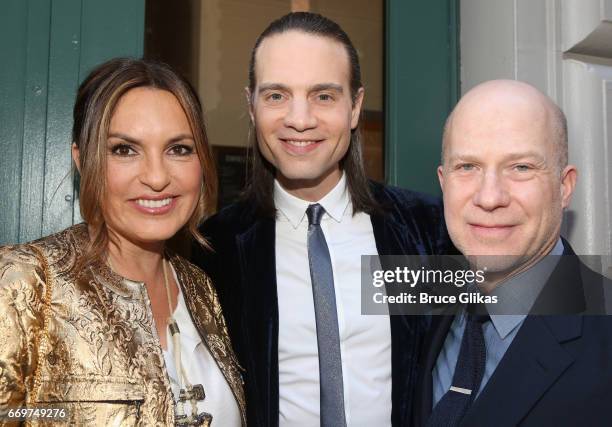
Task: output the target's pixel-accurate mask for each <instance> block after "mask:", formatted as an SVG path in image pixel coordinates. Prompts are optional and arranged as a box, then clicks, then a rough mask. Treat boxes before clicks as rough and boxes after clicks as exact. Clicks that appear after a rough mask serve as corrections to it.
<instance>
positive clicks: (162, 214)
mask: <svg viewBox="0 0 612 427" xmlns="http://www.w3.org/2000/svg"><path fill="white" fill-rule="evenodd" d="M106 149H107V153H106V159H107V161H106V194H105V195H104V200H103V203H102V206H103V212H104V218H105V221H106V224H107V227H108V229H109V232H110V234H111V235H113V236H116V237H118V238H120V239H126V240H129V241H130V242H132V243H135V244H151V243H159V242H163V241H165V240H167V239H169V238H170V237H172V236H173V235H174V234H176V232H177V231H179V230H180V229H181V228H182V227H183V226H184V225H185V224H186V223H187V221H188V220H189V218H190V217H191V215H192V213H193V212H194V210H195V208H196V206H197V204H198V200H199V197H200V192H201V188H202V179H203V178H202V167H201V164H200V160H199V158H198V156H197V153H196V146H195V142H194V138H193V133H192V130H191V128H190V126H189V122H188V120H187V116H186V115H185V112H184V111H183V108H182V107H181V105H180V104H179V102H178V100H177V99H176V97H175V96H174V95H173V94H172V93H170V92H168V91H165V90H159V89H154V88H150V87H139V88H135V89H131V90H130V91H129V92H127V93H126V94H125V95H123V97H122V98H121V99H120V100H119V102H118V103H117V107H116V108H115V111H114V114H113V116H112V118H111V122H110V127H109V131H108V140H107V146H106Z"/></svg>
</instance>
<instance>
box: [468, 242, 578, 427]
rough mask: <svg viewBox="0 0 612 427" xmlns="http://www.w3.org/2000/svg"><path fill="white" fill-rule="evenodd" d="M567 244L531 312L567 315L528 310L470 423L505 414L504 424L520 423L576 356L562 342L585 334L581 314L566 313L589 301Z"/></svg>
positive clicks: (496, 421) (470, 415) (494, 419)
mask: <svg viewBox="0 0 612 427" xmlns="http://www.w3.org/2000/svg"><path fill="white" fill-rule="evenodd" d="M563 243H564V251H563V255H564V256H563V257H562V258H561V259H560V260H559V264H558V265H557V267H556V268H555V270H554V271H553V272H552V274H551V276H550V278H549V279H548V281H547V283H546V285H545V286H544V288H543V289H542V292H541V293H540V295H539V296H538V299H537V300H536V301H535V303H534V307H533V309H532V312H534V313H553V314H561V313H563V314H566V315H544V316H536V315H529V316H528V317H527V318H526V319H525V322H524V323H523V325H522V326H521V329H520V330H519V332H518V334H517V335H516V337H515V338H514V341H513V342H512V344H511V345H510V347H509V348H508V350H507V352H506V354H505V355H504V357H503V358H502V360H501V361H500V363H499V365H498V366H497V369H496V370H495V372H494V373H493V376H492V377H491V379H490V380H489V382H488V383H487V385H486V386H485V388H484V390H483V391H482V392H481V394H480V395H479V397H478V399H476V401H475V402H474V405H473V406H472V408H471V409H470V411H469V412H468V414H467V415H466V417H465V419H464V422H465V424H466V425H489V424H491V423H494V424H499V421H500V420H499V414H504V417H503V423H504V424H507V425H516V424H518V422H519V421H520V420H521V419H522V418H523V417H524V416H525V414H527V412H528V411H529V410H530V408H531V407H532V406H533V405H534V404H535V403H536V402H537V401H538V399H539V398H540V397H541V396H542V394H544V393H545V392H546V390H548V388H549V387H550V386H551V385H552V384H553V383H554V382H555V380H556V379H557V378H558V377H559V376H560V375H561V374H562V373H563V372H564V371H565V370H566V369H567V368H568V367H569V366H570V365H571V364H572V362H573V361H574V358H573V356H572V355H571V354H570V353H568V352H567V351H566V350H565V349H564V348H563V344H564V343H565V342H568V341H571V340H575V339H577V338H579V337H580V336H581V334H582V320H583V318H582V316H580V315H571V314H569V315H568V313H580V312H581V311H583V310H584V309H585V303H584V293H583V284H582V279H581V277H580V263H579V260H578V258H576V257H575V254H574V252H573V251H572V249H571V247H570V246H569V244H568V243H567V242H565V241H563ZM510 388H511V389H512V390H510ZM517 390H518V391H520V392H516V391H517ZM510 393H511V394H512V398H511V399H509V398H508V396H509V395H510ZM492 408H495V409H494V410H492Z"/></svg>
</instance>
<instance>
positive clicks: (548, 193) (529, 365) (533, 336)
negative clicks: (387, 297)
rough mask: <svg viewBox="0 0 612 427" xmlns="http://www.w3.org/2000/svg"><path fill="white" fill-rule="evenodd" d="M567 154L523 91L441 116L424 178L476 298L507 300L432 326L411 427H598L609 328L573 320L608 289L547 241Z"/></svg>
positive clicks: (536, 100) (547, 109)
mask: <svg viewBox="0 0 612 427" xmlns="http://www.w3.org/2000/svg"><path fill="white" fill-rule="evenodd" d="M567 151H568V150H567V125H566V119H565V116H564V114H563V112H562V111H561V110H560V109H559V108H558V107H557V106H556V105H555V104H554V103H553V102H552V101H551V100H550V99H549V98H548V97H546V96H545V95H544V94H542V93H540V92H539V91H538V90H536V89H535V88H533V87H531V86H529V85H527V84H525V83H521V82H517V81H507V80H498V81H491V82H486V83H483V84H481V85H479V86H477V87H475V88H474V89H472V90H471V91H470V92H468V93H467V94H466V95H465V96H464V97H463V98H462V99H461V101H460V102H459V103H458V104H457V106H456V108H455V109H454V111H453V112H452V113H451V115H450V117H449V118H448V120H447V123H446V126H445V130H444V138H443V148H442V165H441V166H440V167H439V168H438V177H439V180H440V186H441V187H442V191H443V193H444V213H445V218H446V224H447V227H448V231H449V234H450V237H451V239H452V240H453V243H454V244H455V246H456V247H457V248H458V249H459V250H460V251H461V252H462V253H463V254H464V255H466V256H467V258H468V260H470V262H471V263H472V265H475V266H477V267H478V268H480V269H486V272H487V273H486V281H485V282H484V283H483V284H482V286H481V291H482V292H485V293H492V294H495V295H497V296H498V297H499V300H500V302H501V303H503V302H507V301H509V300H512V301H515V302H519V304H518V305H515V306H513V310H514V311H512V312H508V311H506V312H504V314H495V313H497V312H499V307H498V306H494V305H488V306H487V307H486V310H485V311H484V313H483V312H482V311H481V312H480V313H479V314H473V313H472V312H470V308H471V307H465V308H462V309H461V310H460V312H459V314H457V315H455V316H436V317H434V320H433V322H432V328H431V332H430V333H429V336H428V337H427V338H426V343H425V347H424V348H425V349H426V351H425V354H424V355H423V357H422V359H421V361H422V363H421V366H422V369H421V372H420V380H419V387H420V388H421V389H420V390H419V391H420V392H417V393H416V394H417V396H419V398H418V400H417V402H416V406H415V425H427V426H455V425H466V426H480V425H482V426H491V425H495V426H506V425H507V426H516V425H533V426H548V425H550V426H561V425H568V426H570V425H578V424H582V425H589V426H592V425H610V423H612V318H611V317H607V316H580V315H577V313H584V312H585V311H586V307H587V305H588V304H590V303H592V302H593V301H594V303H595V305H597V306H598V307H599V311H597V312H598V313H602V312H604V311H603V309H602V308H601V307H602V306H603V304H602V301H603V293H602V292H601V289H602V286H604V285H606V286H610V282H609V281H606V279H604V278H603V277H602V276H601V275H598V274H597V273H594V272H592V271H591V270H589V269H588V268H587V267H585V266H584V265H583V264H582V263H581V262H580V261H579V260H578V258H577V257H576V255H575V254H574V252H573V251H572V249H571V247H570V245H569V243H567V241H565V240H564V239H563V238H561V237H560V230H561V222H562V217H563V210H564V209H565V208H567V207H568V205H569V203H570V199H571V196H572V192H573V191H574V188H575V185H576V177H577V171H576V167H575V166H572V165H568V163H567V161H568V159H567V158H568V156H567ZM517 307H518V308H517ZM569 313H573V314H569ZM547 314H548V315H547ZM553 314H554V315H553Z"/></svg>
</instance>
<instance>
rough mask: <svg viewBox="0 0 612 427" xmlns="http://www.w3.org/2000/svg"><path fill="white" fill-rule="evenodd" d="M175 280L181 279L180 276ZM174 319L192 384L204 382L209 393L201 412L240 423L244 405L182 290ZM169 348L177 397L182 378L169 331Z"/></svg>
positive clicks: (167, 353) (216, 421)
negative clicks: (202, 335)
mask: <svg viewBox="0 0 612 427" xmlns="http://www.w3.org/2000/svg"><path fill="white" fill-rule="evenodd" d="M175 280H176V283H178V279H177V278H176V273H175ZM174 319H175V320H176V323H177V324H178V327H179V329H180V332H181V357H182V360H183V366H184V368H185V372H186V375H187V379H188V381H189V382H190V383H191V384H192V385H196V384H202V385H203V386H204V391H205V393H206V398H205V399H204V401H200V402H198V413H200V412H202V411H204V412H208V413H209V414H211V415H212V416H213V422H212V425H213V426H214V425H223V426H240V425H241V419H240V409H239V407H238V402H237V401H236V398H235V397H234V394H233V392H232V389H231V388H230V386H229V384H228V383H227V381H226V379H225V377H224V376H223V373H222V372H221V369H220V368H219V366H218V365H217V362H216V361H215V359H214V357H213V356H212V355H211V354H210V352H209V351H208V348H207V347H206V344H205V343H203V342H202V340H201V339H200V335H199V334H198V331H197V329H196V328H195V326H194V324H193V322H192V320H191V316H190V314H189V311H188V310H187V305H186V303H185V299H184V298H183V293H182V292H181V291H180V288H179V294H178V304H177V306H176V310H175V311H174ZM167 337H168V340H167V345H168V349H167V350H164V352H163V353H164V359H165V362H166V368H167V370H168V376H169V377H170V384H171V386H172V393H173V394H174V396H175V400H176V397H177V396H178V395H179V388H180V387H179V381H178V378H179V377H178V374H177V370H176V367H175V366H174V348H173V342H172V335H171V334H170V331H169V330H168V331H167ZM185 409H186V411H185V413H187V414H189V413H191V408H190V407H189V406H187V407H186V408H185Z"/></svg>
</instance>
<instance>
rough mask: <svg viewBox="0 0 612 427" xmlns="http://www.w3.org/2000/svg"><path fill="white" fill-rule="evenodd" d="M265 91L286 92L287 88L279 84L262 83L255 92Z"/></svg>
mask: <svg viewBox="0 0 612 427" xmlns="http://www.w3.org/2000/svg"><path fill="white" fill-rule="evenodd" d="M266 90H281V91H284V92H288V91H289V88H288V87H287V86H285V85H283V84H281V83H263V84H261V85H259V87H258V88H257V92H264V91H266Z"/></svg>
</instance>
